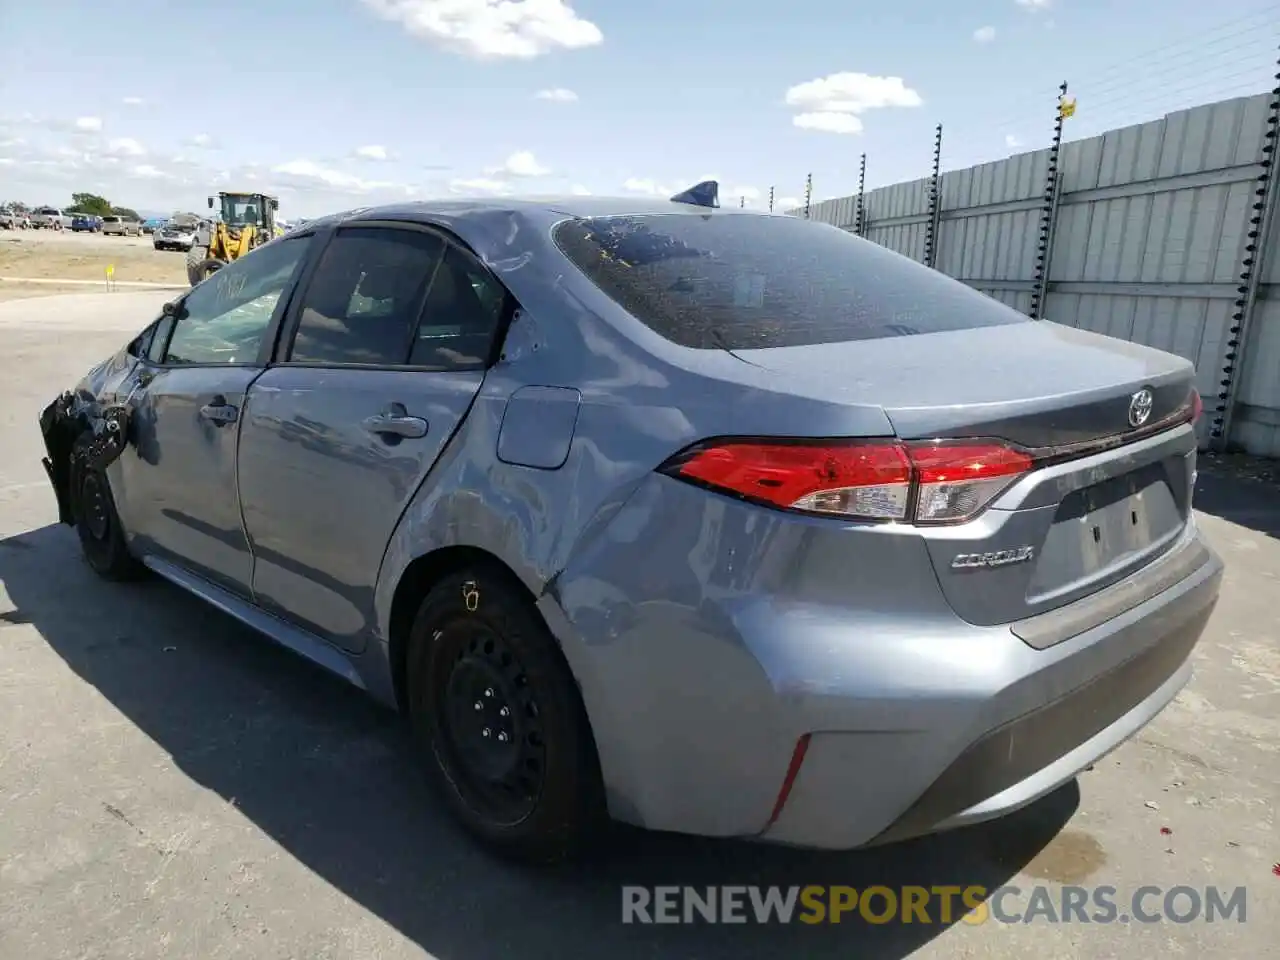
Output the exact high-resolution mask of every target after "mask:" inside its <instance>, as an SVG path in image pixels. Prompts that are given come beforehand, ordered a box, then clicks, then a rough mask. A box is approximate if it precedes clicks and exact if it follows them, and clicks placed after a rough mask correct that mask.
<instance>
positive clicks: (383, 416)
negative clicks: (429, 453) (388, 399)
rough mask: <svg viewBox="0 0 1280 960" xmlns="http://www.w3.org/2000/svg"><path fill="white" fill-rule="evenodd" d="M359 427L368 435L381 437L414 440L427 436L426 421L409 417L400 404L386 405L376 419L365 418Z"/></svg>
mask: <svg viewBox="0 0 1280 960" xmlns="http://www.w3.org/2000/svg"><path fill="white" fill-rule="evenodd" d="M361 426H363V427H364V428H365V430H367V431H368V432H369V433H375V434H378V435H379V436H383V437H405V438H407V439H410V440H416V439H418V438H419V437H425V436H426V435H427V421H426V420H424V419H422V417H411V416H409V412H408V411H407V410H406V409H405V408H404V404H402V403H392V404H388V405H387V408H386V409H385V410H383V411H382V412H381V413H380V414H378V415H377V416H376V417H366V418H365V419H364V420H363V421H361Z"/></svg>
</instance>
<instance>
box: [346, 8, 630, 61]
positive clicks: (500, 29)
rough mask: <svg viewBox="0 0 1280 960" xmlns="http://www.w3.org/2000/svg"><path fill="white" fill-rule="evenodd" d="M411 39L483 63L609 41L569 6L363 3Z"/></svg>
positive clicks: (525, 57)
mask: <svg viewBox="0 0 1280 960" xmlns="http://www.w3.org/2000/svg"><path fill="white" fill-rule="evenodd" d="M362 2H363V3H364V5H365V6H366V7H368V8H369V9H370V10H372V11H373V12H374V13H376V14H377V15H378V16H380V17H382V18H383V19H384V20H389V21H391V22H393V23H398V24H400V25H401V26H402V27H403V28H404V29H405V30H406V31H407V32H408V33H409V34H410V35H411V36H414V37H420V38H422V39H424V40H427V41H429V42H432V43H435V44H438V45H439V46H442V47H444V48H445V49H447V50H452V51H454V52H456V53H460V54H463V55H465V56H470V57H475V58H476V59H480V60H498V59H516V60H529V59H532V58H534V57H539V56H542V55H543V54H547V53H550V52H552V51H553V50H580V49H582V48H584V47H594V46H596V45H598V44H600V43H602V42H603V41H604V34H602V33H601V32H600V28H599V27H597V26H596V25H595V24H594V23H592V22H591V21H589V20H583V19H582V18H581V17H579V16H578V15H577V13H576V12H575V11H574V9H573V8H572V7H571V6H570V5H569V4H568V3H566V2H565V0H362Z"/></svg>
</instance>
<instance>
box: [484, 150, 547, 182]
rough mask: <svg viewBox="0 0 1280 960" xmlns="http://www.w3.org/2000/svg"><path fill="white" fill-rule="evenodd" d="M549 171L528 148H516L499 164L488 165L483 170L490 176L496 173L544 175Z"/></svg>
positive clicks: (517, 175) (527, 175)
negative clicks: (495, 165) (494, 165)
mask: <svg viewBox="0 0 1280 960" xmlns="http://www.w3.org/2000/svg"><path fill="white" fill-rule="evenodd" d="M550 172H551V171H550V170H549V169H548V168H546V167H544V166H543V165H542V164H540V163H539V162H538V158H537V157H535V156H534V155H533V153H532V152H531V151H529V150H517V151H516V152H515V153H513V154H511V156H509V157H507V159H506V160H505V161H504V162H503V163H502V165H501V166H497V167H489V168H488V169H487V170H485V173H487V174H489V175H491V176H492V175H495V174H497V175H505V176H508V177H545V176H546V175H547V174H549V173H550Z"/></svg>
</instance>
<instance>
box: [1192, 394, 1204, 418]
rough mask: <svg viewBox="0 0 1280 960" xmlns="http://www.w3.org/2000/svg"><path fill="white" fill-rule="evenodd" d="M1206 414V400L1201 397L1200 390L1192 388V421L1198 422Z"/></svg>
mask: <svg viewBox="0 0 1280 960" xmlns="http://www.w3.org/2000/svg"><path fill="white" fill-rule="evenodd" d="M1203 414H1204V401H1203V400H1201V399H1200V391H1199V390H1197V389H1195V387H1192V388H1191V422H1192V423H1197V422H1199V420H1200V417H1201V416H1202V415H1203Z"/></svg>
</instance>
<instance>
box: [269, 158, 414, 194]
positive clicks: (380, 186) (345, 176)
mask: <svg viewBox="0 0 1280 960" xmlns="http://www.w3.org/2000/svg"><path fill="white" fill-rule="evenodd" d="M271 173H272V174H274V175H275V176H277V177H280V178H282V182H283V183H285V184H287V185H291V186H299V187H303V188H306V189H317V188H318V189H324V190H329V191H332V192H334V193H370V192H372V191H375V190H391V189H395V188H396V187H397V184H394V183H389V182H387V181H385V180H365V179H363V178H362V177H357V176H353V175H352V174H349V173H344V172H343V171H341V170H334V169H331V168H329V167H325V166H322V165H321V164H318V163H316V162H315V161H314V160H290V161H289V162H288V163H281V164H277V165H276V166H274V167H272V168H271ZM245 176H246V177H250V178H251V179H252V177H251V175H250V174H248V173H246V174H245Z"/></svg>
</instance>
